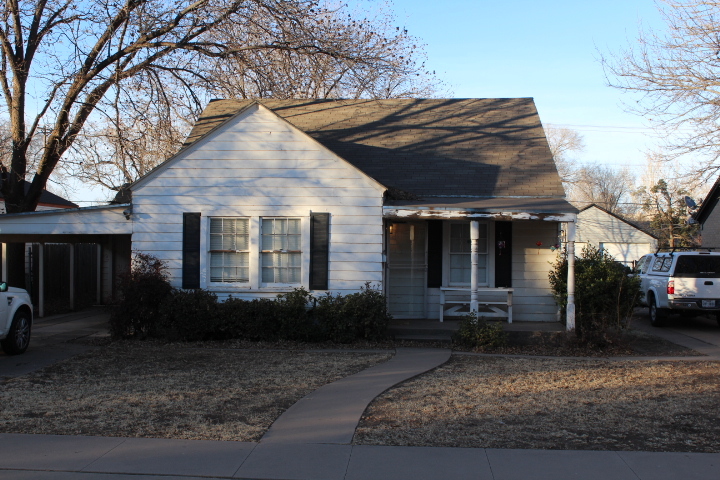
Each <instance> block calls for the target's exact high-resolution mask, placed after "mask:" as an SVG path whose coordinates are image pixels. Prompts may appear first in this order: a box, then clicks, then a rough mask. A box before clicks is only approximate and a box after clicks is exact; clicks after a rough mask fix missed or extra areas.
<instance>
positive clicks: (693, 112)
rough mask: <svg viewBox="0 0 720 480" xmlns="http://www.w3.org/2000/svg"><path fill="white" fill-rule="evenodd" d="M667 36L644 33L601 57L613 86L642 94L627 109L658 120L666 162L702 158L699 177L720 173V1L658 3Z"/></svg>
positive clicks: (655, 122)
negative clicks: (630, 44) (625, 46)
mask: <svg viewBox="0 0 720 480" xmlns="http://www.w3.org/2000/svg"><path fill="white" fill-rule="evenodd" d="M657 6H658V9H659V11H660V13H661V15H662V17H663V18H664V20H665V23H666V24H667V27H668V28H667V31H666V32H656V31H653V30H641V31H640V33H639V36H638V39H637V42H636V43H635V44H634V46H633V47H630V48H629V49H627V50H624V51H621V52H617V53H615V54H611V55H610V56H609V57H608V56H604V57H602V58H601V60H602V63H603V66H604V68H605V71H606V75H607V76H608V83H609V84H610V85H611V86H613V87H616V88H619V89H622V90H625V91H628V92H634V93H639V94H640V97H639V100H638V101H637V102H633V103H631V104H629V105H628V110H630V111H632V112H634V113H637V114H639V115H642V116H643V117H645V118H646V119H648V120H650V121H651V122H653V124H654V125H655V126H656V127H657V128H658V129H659V131H660V133H661V134H662V136H663V138H664V139H666V143H667V145H666V147H667V148H668V149H669V150H668V155H667V156H666V158H667V159H673V158H675V157H677V156H679V155H684V154H699V155H701V156H704V157H703V158H705V161H704V162H703V163H702V164H699V165H696V168H695V169H694V173H695V175H696V176H697V177H700V178H707V177H709V176H714V175H715V174H716V173H717V171H718V169H720V101H719V100H720V54H719V52H720V35H718V32H719V31H720V2H718V1H708V0H689V1H682V2H681V1H677V0H658V1H657Z"/></svg>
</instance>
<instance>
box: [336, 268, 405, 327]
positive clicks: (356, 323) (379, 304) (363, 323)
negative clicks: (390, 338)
mask: <svg viewBox="0 0 720 480" xmlns="http://www.w3.org/2000/svg"><path fill="white" fill-rule="evenodd" d="M391 318H392V317H391V316H390V314H389V313H388V311H387V303H386V302H385V296H384V295H383V294H382V292H380V291H379V290H376V289H374V288H372V286H371V285H370V283H369V282H368V283H366V284H365V286H363V287H362V289H361V291H360V292H358V293H351V294H350V295H346V296H345V304H344V305H343V310H342V317H341V318H337V319H336V321H338V322H349V323H350V326H349V327H348V328H349V329H354V331H355V337H356V338H362V339H365V340H382V339H383V338H385V337H386V336H387V328H388V324H389V323H390V319H391Z"/></svg>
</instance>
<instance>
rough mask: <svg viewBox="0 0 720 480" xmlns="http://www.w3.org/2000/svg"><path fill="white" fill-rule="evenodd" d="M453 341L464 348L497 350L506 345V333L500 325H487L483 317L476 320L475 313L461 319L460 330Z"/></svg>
mask: <svg viewBox="0 0 720 480" xmlns="http://www.w3.org/2000/svg"><path fill="white" fill-rule="evenodd" d="M453 340H454V341H455V342H456V343H458V344H460V345H463V346H465V347H470V348H478V347H490V348H497V347H502V346H504V345H505V344H507V333H505V331H504V330H503V327H502V325H501V324H500V323H488V322H487V321H486V320H485V317H480V318H478V317H477V316H476V315H475V312H472V313H469V314H467V315H465V316H464V317H462V320H461V321H460V328H459V329H458V331H457V332H455V335H454V336H453Z"/></svg>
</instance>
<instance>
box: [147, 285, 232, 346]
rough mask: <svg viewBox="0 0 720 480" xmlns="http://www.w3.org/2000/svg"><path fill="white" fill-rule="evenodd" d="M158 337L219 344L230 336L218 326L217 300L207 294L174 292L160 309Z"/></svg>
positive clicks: (219, 321) (202, 292) (215, 297)
mask: <svg viewBox="0 0 720 480" xmlns="http://www.w3.org/2000/svg"><path fill="white" fill-rule="evenodd" d="M160 309H161V312H162V314H161V320H160V325H159V327H158V333H159V335H160V336H162V337H163V338H166V339H168V340H184V341H188V340H219V339H223V338H228V337H229V336H232V332H230V331H228V330H227V328H228V327H229V326H228V325H227V324H224V323H223V322H221V320H220V319H221V317H220V308H219V304H218V301H217V296H216V295H215V294H214V293H212V292H209V291H207V290H202V289H197V290H179V289H173V290H172V292H171V293H170V295H168V296H166V297H165V299H164V300H163V301H162V304H161V305H160Z"/></svg>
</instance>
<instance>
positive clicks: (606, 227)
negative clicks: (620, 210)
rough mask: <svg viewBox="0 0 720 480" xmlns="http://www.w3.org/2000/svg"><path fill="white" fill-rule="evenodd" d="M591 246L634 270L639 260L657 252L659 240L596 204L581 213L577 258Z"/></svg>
mask: <svg viewBox="0 0 720 480" xmlns="http://www.w3.org/2000/svg"><path fill="white" fill-rule="evenodd" d="M588 244H590V245H593V246H595V247H596V248H597V249H599V250H603V251H605V252H607V253H609V254H610V255H612V256H613V257H615V260H617V261H618V262H622V263H624V264H625V265H627V266H630V267H632V266H633V262H635V261H637V260H639V259H640V257H642V256H643V255H645V254H647V253H653V252H655V251H656V250H657V237H656V236H655V235H653V234H652V233H650V232H648V231H647V230H645V229H643V228H642V227H640V226H638V225H636V224H634V223H633V222H631V221H629V220H627V219H625V218H623V217H621V216H620V215H617V214H615V213H612V212H609V211H608V210H605V209H604V208H602V207H599V206H597V205H595V204H594V203H593V204H591V205H588V206H587V207H585V208H583V209H582V210H580V213H578V216H577V236H576V254H577V255H579V254H580V251H581V249H582V248H583V246H585V245H588Z"/></svg>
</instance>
